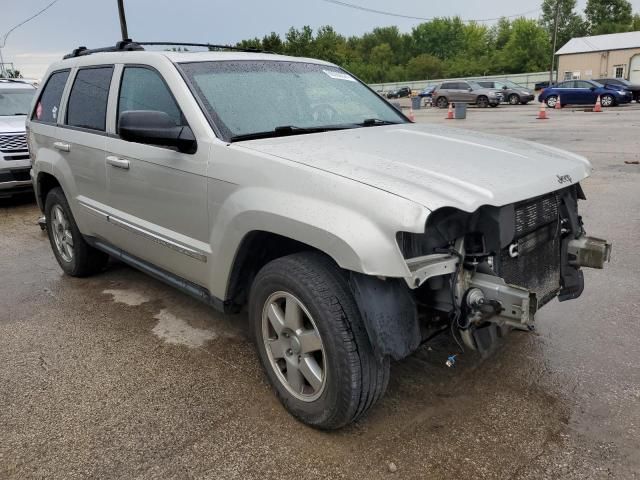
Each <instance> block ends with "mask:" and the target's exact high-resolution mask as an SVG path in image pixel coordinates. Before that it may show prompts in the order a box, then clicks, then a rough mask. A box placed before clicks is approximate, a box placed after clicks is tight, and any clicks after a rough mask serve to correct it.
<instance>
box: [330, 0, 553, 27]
mask: <svg viewBox="0 0 640 480" xmlns="http://www.w3.org/2000/svg"><path fill="white" fill-rule="evenodd" d="M322 1H323V2H327V3H332V4H334V5H339V6H341V7H347V8H353V9H355V10H361V11H363V12H369V13H377V14H378V15H386V16H388V17H397V18H407V19H409V20H422V21H425V22H429V21H431V20H434V19H435V18H437V17H430V18H427V17H416V16H413V15H405V14H402V13H394V12H387V11H384V10H376V9H375V8H369V7H363V6H362V5H355V4H353V3H348V2H343V1H341V0H322ZM538 11H540V9H539V8H536V9H534V10H528V11H526V12H522V13H516V14H515V15H503V16H501V17H496V18H481V19H467V20H463V22H492V21H495V20H500V19H501V18H515V17H522V16H524V15H528V14H530V13H535V12H538Z"/></svg>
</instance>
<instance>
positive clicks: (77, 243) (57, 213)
mask: <svg viewBox="0 0 640 480" xmlns="http://www.w3.org/2000/svg"><path fill="white" fill-rule="evenodd" d="M44 211H45V218H46V225H47V235H48V236H49V242H50V243H51V249H52V250H53V254H54V255H55V257H56V260H57V261H58V264H59V265H60V268H62V270H63V271H64V273H66V274H67V275H70V276H72V277H87V276H89V275H93V274H94V273H98V272H100V271H102V270H103V269H104V267H105V266H106V264H107V261H108V260H109V255H107V254H106V253H104V252H101V251H99V250H96V249H95V248H93V247H92V246H91V245H89V244H88V243H87V242H86V241H85V239H84V237H83V236H82V234H81V233H80V230H79V229H78V225H76V221H75V219H74V218H73V214H72V213H71V209H70V208H69V203H68V202H67V198H66V197H65V196H64V192H63V191H62V189H61V188H60V187H56V188H53V189H51V190H50V191H49V193H48V194H47V198H46V200H45V208H44Z"/></svg>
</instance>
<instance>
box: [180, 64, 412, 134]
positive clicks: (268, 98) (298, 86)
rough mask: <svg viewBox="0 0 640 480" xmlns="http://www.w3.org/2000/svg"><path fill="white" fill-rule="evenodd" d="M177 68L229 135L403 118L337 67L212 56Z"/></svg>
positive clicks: (291, 131)
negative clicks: (208, 60) (223, 58)
mask: <svg viewBox="0 0 640 480" xmlns="http://www.w3.org/2000/svg"><path fill="white" fill-rule="evenodd" d="M181 68H182V69H183V71H184V72H185V74H186V76H187V77H188V78H189V80H190V81H191V84H192V85H193V88H194V93H195V94H196V96H197V97H199V99H200V100H201V102H202V103H203V104H204V107H205V108H206V110H207V111H208V113H209V115H210V116H211V117H212V119H213V122H214V123H215V125H216V126H217V127H218V128H219V129H220V130H221V133H222V134H223V136H224V137H226V138H227V139H230V140H234V139H236V140H238V139H241V138H240V137H247V136H249V135H251V134H258V133H264V132H273V134H274V136H275V135H276V134H278V135H282V134H283V132H289V134H294V133H296V132H297V133H306V132H305V131H304V130H315V131H322V129H323V128H325V127H326V129H335V128H356V127H359V126H374V125H384V124H389V123H405V122H406V119H405V118H404V117H403V116H402V115H401V114H400V113H399V112H398V111H397V110H396V109H395V108H394V107H393V106H391V105H390V104H389V103H388V102H387V101H386V100H384V99H382V98H381V97H380V96H379V95H377V94H376V93H375V92H373V91H371V90H369V89H368V88H367V87H366V86H364V85H363V84H362V83H360V82H359V81H358V80H356V79H355V78H354V77H352V76H351V75H349V74H347V73H345V72H344V71H343V70H340V69H338V68H337V67H332V66H328V65H318V64H314V63H301V62H285V61H217V62H193V63H182V64H181ZM365 121H367V122H365ZM283 127H291V128H284V129H283ZM276 129H277V131H276ZM263 136H268V135H263ZM244 139H246V138H244Z"/></svg>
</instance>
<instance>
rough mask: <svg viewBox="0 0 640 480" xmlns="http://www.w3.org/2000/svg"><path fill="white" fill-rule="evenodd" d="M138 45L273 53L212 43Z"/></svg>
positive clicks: (144, 43)
mask: <svg viewBox="0 0 640 480" xmlns="http://www.w3.org/2000/svg"><path fill="white" fill-rule="evenodd" d="M136 43H137V44H138V45H148V46H152V45H156V46H157V45H166V46H171V45H175V46H178V47H204V48H208V49H210V50H233V51H235V52H249V53H273V52H270V51H268V50H261V49H259V48H242V47H234V46H231V45H215V44H212V43H188V42H136Z"/></svg>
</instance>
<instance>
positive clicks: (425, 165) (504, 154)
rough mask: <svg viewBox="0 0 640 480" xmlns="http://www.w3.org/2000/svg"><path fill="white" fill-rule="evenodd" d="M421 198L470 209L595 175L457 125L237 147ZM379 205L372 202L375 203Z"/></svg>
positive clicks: (534, 147)
mask: <svg viewBox="0 0 640 480" xmlns="http://www.w3.org/2000/svg"><path fill="white" fill-rule="evenodd" d="M233 146H234V147H240V148H246V149H250V150H254V151H257V152H261V153H265V154H270V155H274V156H276V157H279V158H283V159H287V160H291V161H293V162H297V163H302V164H305V165H308V166H311V167H315V168H318V169H322V170H325V171H328V172H332V173H334V174H336V175H340V176H343V177H347V178H350V179H352V180H355V181H357V182H361V183H364V184H367V185H370V186H372V187H375V188H379V189H382V190H385V191H387V192H390V193H393V194H395V195H398V196H401V197H404V198H406V199H409V200H412V201H414V202H417V203H419V204H421V205H423V206H425V207H427V208H429V209H430V210H435V209H437V208H440V207H444V206H451V207H456V208H459V209H461V210H465V211H467V212H471V211H474V210H476V209H477V208H478V207H480V206H481V205H494V206H501V205H507V204H509V203H513V202H516V201H519V200H524V199H527V198H531V197H535V196H537V195H542V194H544V193H548V192H551V191H554V190H557V189H559V188H562V187H565V186H567V185H569V184H570V183H577V182H579V181H580V180H582V179H583V178H585V177H587V176H588V175H589V174H590V173H591V170H592V168H591V164H590V163H589V161H588V160H587V159H585V158H583V157H581V156H579V155H576V154H573V153H569V152H565V151H563V150H559V149H556V148H553V147H548V146H544V145H540V144H537V143H533V142H527V141H523V140H514V139H511V138H507V137H500V136H497V135H489V134H484V133H479V132H473V131H469V130H462V129H458V128H448V127H442V126H437V125H426V124H422V125H418V124H403V125H391V126H378V127H368V128H357V129H351V130H339V131H335V132H326V133H319V134H308V135H297V136H289V137H279V138H269V139H262V140H252V141H247V142H239V143H237V144H233ZM372 208H375V205H372Z"/></svg>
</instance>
